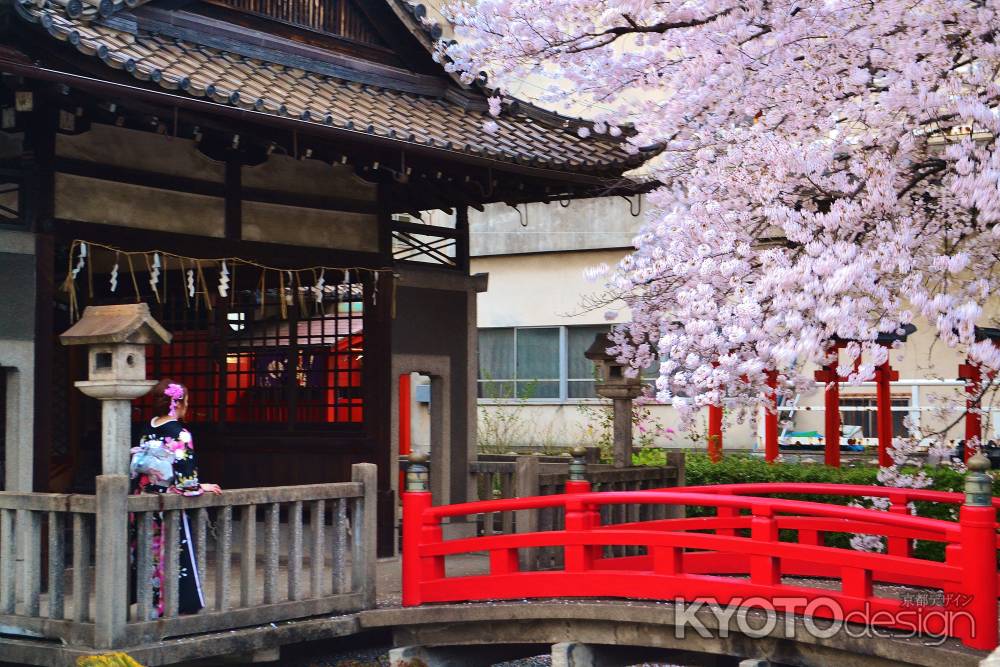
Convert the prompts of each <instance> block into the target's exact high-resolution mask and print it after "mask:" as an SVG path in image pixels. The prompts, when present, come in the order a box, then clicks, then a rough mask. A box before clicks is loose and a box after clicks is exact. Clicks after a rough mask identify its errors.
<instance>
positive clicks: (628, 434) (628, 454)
mask: <svg viewBox="0 0 1000 667" xmlns="http://www.w3.org/2000/svg"><path fill="white" fill-rule="evenodd" d="M613 345H614V343H613V342H611V340H610V339H609V338H608V335H607V334H604V333H601V334H597V336H596V337H595V338H594V342H593V343H592V344H591V345H590V347H589V348H587V351H586V352H584V353H583V356H585V357H586V358H587V359H590V360H591V361H592V362H594V365H595V366H596V367H597V372H598V375H599V379H598V381H597V382H596V383H595V386H594V390H595V391H596V392H597V395H598V396H601V397H602V398H610V399H611V400H612V401H613V405H614V455H613V457H614V466H615V467H616V468H624V467H625V466H628V465H631V464H632V401H633V400H634V399H636V398H638V397H639V396H640V395H641V394H642V378H641V377H639V374H638V373H636V374H635V376H634V377H630V376H629V375H628V374H627V373H626V372H625V369H626V366H625V365H623V364H620V363H618V361H617V360H616V359H615V357H613V356H612V355H610V354H608V348H609V347H612V346H613Z"/></svg>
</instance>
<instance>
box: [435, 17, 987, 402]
mask: <svg viewBox="0 0 1000 667" xmlns="http://www.w3.org/2000/svg"><path fill="white" fill-rule="evenodd" d="M448 13H449V18H450V19H451V20H452V21H453V22H454V24H455V26H456V40H449V41H447V42H443V43H442V44H441V45H440V48H439V51H438V55H439V57H440V58H442V59H443V61H444V62H446V64H447V66H448V67H449V68H451V69H453V70H454V71H457V72H461V73H462V76H463V77H465V78H466V80H468V81H472V80H473V79H475V78H477V77H480V80H484V79H483V78H482V77H483V75H484V74H485V77H486V78H485V80H486V81H487V82H488V85H489V86H491V87H494V88H495V89H496V96H497V99H496V100H495V101H494V102H493V103H492V104H491V111H492V113H493V114H494V115H502V114H504V113H505V112H506V108H507V107H506V99H505V91H507V90H510V88H511V87H512V86H513V85H515V84H516V83H517V82H518V81H520V80H522V79H525V78H528V77H532V78H534V79H535V80H539V79H544V80H547V81H548V84H549V85H548V92H547V94H546V96H545V100H546V101H548V102H552V103H554V104H555V103H561V102H568V101H571V102H572V103H573V104H575V105H577V106H578V107H579V106H583V107H586V108H588V109H589V110H590V111H591V114H590V117H591V118H592V122H590V123H589V124H587V125H586V126H584V127H581V128H580V130H579V132H580V134H581V135H582V136H585V135H588V134H591V133H596V134H602V133H606V132H607V133H610V134H611V135H613V136H621V137H622V140H623V141H624V142H625V144H626V146H627V147H628V148H629V149H630V150H638V149H639V148H641V147H648V146H652V145H656V146H658V147H660V148H661V149H662V151H661V153H660V154H659V156H658V157H657V158H656V160H655V161H654V162H653V163H652V164H651V172H652V175H653V176H654V177H655V178H656V179H658V180H659V182H660V183H661V184H662V186H661V187H659V188H658V189H657V190H655V191H654V192H653V193H652V194H651V195H649V201H650V203H651V204H652V205H653V207H654V208H653V210H652V211H651V212H650V214H649V216H648V219H647V222H646V224H645V225H644V227H643V229H642V230H641V232H640V233H639V235H638V236H637V237H636V239H635V249H634V251H633V252H631V253H630V254H629V255H628V256H626V257H625V258H624V259H623V260H622V262H621V263H620V264H619V265H618V266H617V267H614V268H612V269H610V270H609V271H608V272H607V274H606V275H605V277H604V279H605V280H606V281H607V284H608V289H609V290H610V295H611V296H612V297H613V298H615V299H620V300H622V301H624V303H625V304H626V305H627V306H628V308H629V309H630V310H631V315H632V322H631V324H630V325H625V326H623V327H620V328H618V331H617V332H616V334H615V337H614V340H615V342H616V346H615V348H613V352H614V353H616V354H619V355H620V357H621V358H622V359H624V360H627V361H628V362H629V363H630V364H631V366H632V368H633V369H639V368H642V367H645V366H647V365H648V364H649V363H651V362H652V361H654V360H655V359H657V358H659V359H660V360H661V365H660V377H659V379H658V381H657V389H658V398H660V399H673V401H674V405H675V406H677V407H678V409H679V410H680V411H681V413H682V415H684V416H686V417H687V418H690V416H691V415H692V414H693V412H694V411H695V410H697V409H698V408H699V407H701V406H703V405H705V404H708V403H714V404H719V403H720V402H721V401H722V399H723V397H728V398H727V404H730V405H732V404H736V405H740V406H743V407H745V408H748V409H753V408H756V407H757V406H759V405H761V404H762V403H763V402H764V401H765V399H766V396H767V388H766V384H765V383H766V375H767V371H768V370H777V371H778V372H779V373H780V377H781V380H782V386H783V387H785V388H787V391H789V392H790V391H795V390H804V389H805V388H807V387H811V386H812V385H813V381H812V379H811V378H810V377H807V376H806V374H805V372H804V367H805V365H806V364H807V363H810V362H811V363H825V362H827V361H829V360H830V358H831V357H830V354H831V352H830V348H829V341H830V340H831V339H833V338H834V337H839V338H841V339H849V340H853V341H858V344H856V345H851V346H849V347H848V349H847V353H846V356H848V357H849V359H850V360H849V361H848V362H846V363H844V364H842V366H841V370H842V372H843V374H845V375H848V374H849V375H851V380H852V381H855V382H860V381H863V380H866V379H870V378H871V377H872V375H873V371H874V368H875V367H876V366H877V365H879V364H880V363H881V362H882V361H884V360H885V359H886V356H887V355H888V350H886V349H885V348H883V347H881V346H879V345H877V344H876V343H875V339H876V337H877V336H878V335H879V333H885V332H893V331H896V330H898V329H900V328H901V327H902V326H903V325H905V324H908V323H911V322H913V321H914V320H918V321H922V326H929V327H931V328H932V329H933V330H934V331H935V333H936V335H937V337H938V338H939V340H940V341H943V343H944V344H946V345H948V346H953V347H958V348H960V349H961V350H962V351H963V352H967V353H968V354H969V356H970V357H971V358H972V359H973V360H974V361H975V362H977V363H979V364H981V365H982V366H983V371H984V374H986V373H989V372H992V371H996V370H997V369H998V368H1000V351H998V350H997V349H995V348H994V347H993V346H991V345H990V344H989V343H976V342H975V340H974V335H973V327H974V326H975V325H981V326H982V325H987V326H988V325H990V324H991V322H990V319H989V317H987V316H986V315H985V314H984V313H987V312H990V311H989V309H988V308H987V306H988V304H987V301H988V299H989V297H990V294H991V292H994V291H995V290H996V289H997V287H998V279H1000V271H998V270H1000V266H998V253H1000V225H998V224H997V223H998V221H1000V185H998V183H1000V152H998V147H997V141H996V135H997V131H998V130H1000V117H998V113H997V105H998V102H1000V86H998V81H1000V79H998V76H1000V35H998V31H1000V16H998V13H1000V2H997V1H996V0H907V1H905V2H904V1H901V0H878V1H877V2H875V1H868V2H866V1H863V0H698V1H693V0H477V1H476V2H475V3H474V4H473V3H464V2H460V3H458V4H453V5H451V6H450V8H449V10H448ZM490 125H491V126H490V127H487V128H485V129H486V130H487V131H490V130H492V131H495V130H496V127H495V124H492V123H491V124H490ZM992 312H996V308H995V307H994V308H993V311H992ZM923 323H926V324H923ZM858 356H860V357H861V359H862V361H861V363H860V369H859V370H858V371H857V372H855V368H854V363H853V360H854V359H856V358H857V357H858ZM983 391H986V390H985V389H984V390H983Z"/></svg>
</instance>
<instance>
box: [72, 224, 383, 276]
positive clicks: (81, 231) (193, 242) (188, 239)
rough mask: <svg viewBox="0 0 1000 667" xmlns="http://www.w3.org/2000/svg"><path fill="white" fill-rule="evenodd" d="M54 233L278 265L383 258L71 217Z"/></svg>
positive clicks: (376, 263)
mask: <svg viewBox="0 0 1000 667" xmlns="http://www.w3.org/2000/svg"><path fill="white" fill-rule="evenodd" d="M55 229H56V233H57V236H58V237H59V238H60V239H62V240H66V241H69V240H72V239H76V238H80V239H87V240H88V241H94V242H95V243H105V244H108V245H112V246H115V247H117V248H121V249H122V250H129V251H144V250H152V249H153V248H157V249H159V250H163V251H165V252H174V253H177V254H179V255H184V256H186V257H239V258H240V259H246V260H252V261H256V262H262V263H266V264H268V265H271V266H277V267H279V268H288V269H299V268H302V267H303V266H359V267H368V268H383V267H384V266H385V262H384V260H383V258H382V256H381V255H379V254H378V253H369V252H358V251H354V250H338V249H336V248H317V247H313V246H308V247H307V246H294V245H284V244H281V243H264V242H261V241H233V240H230V239H225V238H216V237H211V236H198V235H195V234H177V233H174V232H161V231H156V230H150V229H137V228H133V227H118V226H115V225H102V224H98V223H94V222H79V221H75V220H59V219H57V220H56V221H55Z"/></svg>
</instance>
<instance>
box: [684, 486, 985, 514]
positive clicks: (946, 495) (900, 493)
mask: <svg viewBox="0 0 1000 667" xmlns="http://www.w3.org/2000/svg"><path fill="white" fill-rule="evenodd" d="M669 490H670V491H681V492H684V493H710V494H728V495H742V494H748V495H749V494H758V493H760V494H763V493H767V494H772V493H783V494H792V493H798V494H803V495H811V496H865V497H873V498H889V499H895V500H898V501H899V502H913V501H916V502H931V503H948V504H951V505H961V504H962V502H964V500H965V494H964V493H960V492H956V491H934V490H930V489H900V488H895V487H889V486H866V485H863V484H833V483H826V482H824V483H813V482H746V483H740V484H713V485H711V486H708V485H705V486H680V487H670V489H669ZM992 502H993V507H995V508H997V509H1000V497H996V498H993V499H992Z"/></svg>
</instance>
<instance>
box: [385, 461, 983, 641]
mask: <svg viewBox="0 0 1000 667" xmlns="http://www.w3.org/2000/svg"><path fill="white" fill-rule="evenodd" d="M414 468H416V472H414ZM421 470H422V472H421ZM421 475H423V478H421ZM407 486H408V489H409V490H408V491H406V492H405V493H404V494H403V604H404V606H414V605H419V604H425V603H434V602H462V601H483V600H511V599H524V598H559V597H568V598H580V597H600V598H608V597H610V598H627V599H636V600H640V599H641V600H650V599H652V600H669V601H675V600H684V601H688V602H693V601H696V600H710V601H712V602H716V603H718V604H720V605H728V604H735V605H747V604H748V603H750V604H759V602H760V601H761V599H763V600H766V601H768V602H769V603H770V604H772V605H773V608H774V609H775V610H776V611H784V612H788V613H795V614H805V615H809V616H813V617H821V618H830V619H836V620H838V621H850V622H859V621H860V622H865V623H866V624H868V625H875V626H881V627H890V628H897V629H900V630H903V631H907V632H917V633H921V634H928V635H938V636H941V635H947V636H951V637H956V638H958V639H960V640H961V641H962V642H963V643H965V644H966V645H967V646H969V647H971V648H976V649H981V650H992V649H993V648H995V647H996V646H997V643H998V605H997V591H998V580H997V533H996V510H995V509H994V507H993V506H990V505H989V504H988V501H987V503H983V505H984V506H976V505H971V504H964V505H962V506H961V509H960V513H959V520H958V521H957V522H952V521H944V520H939V519H929V518H924V517H916V516H912V515H911V514H910V513H909V511H908V510H907V509H906V503H907V502H909V501H911V500H919V501H929V502H948V503H952V502H956V503H957V502H959V501H961V500H962V496H961V495H960V494H945V495H946V496H947V497H945V496H942V495H941V494H939V493H938V492H928V491H923V492H921V491H914V490H906V491H905V492H904V493H903V494H902V495H900V494H899V493H898V491H899V490H896V489H886V488H884V487H867V486H851V487H847V488H844V487H841V486H840V485H828V484H825V485H784V484H775V485H764V484H757V485H734V486H731V487H723V486H715V487H710V488H709V489H702V488H687V489H684V490H679V489H671V490H659V491H657V490H651V491H630V492H603V493H591V492H590V487H589V483H588V482H586V481H582V480H577V481H570V482H568V483H567V485H566V493H565V494H564V495H550V496H539V497H533V498H512V499H503V500H492V501H481V502H473V503H464V504H458V505H448V506H437V507H436V506H433V505H432V498H431V494H430V493H429V492H428V491H427V490H422V489H426V488H428V487H427V486H426V468H422V465H420V464H419V463H418V465H416V466H414V465H411V473H409V474H408V485H407ZM806 486H808V489H806V488H805V487H806ZM799 492H801V493H806V492H808V493H810V494H823V495H844V494H848V495H852V496H859V497H860V496H883V495H889V496H891V498H892V499H893V502H894V508H895V507H898V508H901V509H893V510H892V511H889V512H882V511H878V510H871V509H861V508H855V507H845V506H842V505H830V504H824V503H819V502H808V501H801V500H787V499H780V498H770V497H761V496H762V495H763V494H771V493H782V494H787V493H799ZM897 503H898V505H897ZM620 504H637V505H653V504H667V505H680V506H697V507H711V508H715V510H716V515H715V516H707V517H696V518H682V519H660V520H654V521H641V522H636V523H630V524H618V525H614V526H602V525H601V519H600V509H601V507H602V506H605V505H620ZM994 504H996V503H994ZM550 507H554V508H561V509H562V511H564V512H565V529H563V530H557V531H545V532H534V533H518V534H508V535H485V536H482V537H474V538H464V539H452V540H444V539H443V537H442V521H443V520H446V519H449V518H452V517H462V516H468V515H475V514H480V513H487V512H506V511H530V510H538V509H542V508H550ZM781 531H793V532H794V534H795V541H784V540H779V534H780V532H781ZM824 533H860V534H869V535H878V536H883V537H885V538H887V540H886V541H887V543H888V547H889V553H866V552H860V551H854V550H851V549H843V548H837V547H830V546H826V545H825V543H824V540H823V534H824ZM790 535H791V533H788V532H785V533H784V535H783V536H784V537H785V538H786V539H787V538H788V537H789V536H790ZM914 540H927V541H933V542H940V543H943V544H944V545H945V555H946V557H945V561H944V562H936V561H930V560H926V559H922V558H917V557H915V556H914V555H913V551H912V545H913V541H914ZM610 546H629V547H640V549H638V550H633V552H634V551H638V552H639V555H630V556H622V557H606V556H605V555H604V554H605V547H610ZM539 547H558V548H562V550H563V553H564V558H563V563H564V565H563V567H562V568H561V569H558V570H546V571H521V570H520V569H519V565H518V550H519V549H533V548H539ZM476 552H478V553H482V552H488V553H489V572H488V574H477V575H467V576H448V575H447V574H446V571H445V558H446V557H448V556H455V555H459V554H467V553H476ZM838 583H839V586H838V585H837V584H838ZM879 584H903V585H907V586H915V587H920V589H921V590H923V591H924V592H927V591H926V589H931V591H932V592H934V593H935V594H936V595H934V596H932V597H934V598H936V599H934V600H933V601H932V603H930V604H923V603H922V602H921V603H919V604H914V602H913V601H912V600H907V599H900V598H899V597H897V596H898V595H899V592H898V590H895V589H888V588H885V587H883V586H879Z"/></svg>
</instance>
